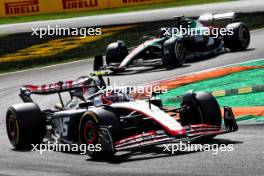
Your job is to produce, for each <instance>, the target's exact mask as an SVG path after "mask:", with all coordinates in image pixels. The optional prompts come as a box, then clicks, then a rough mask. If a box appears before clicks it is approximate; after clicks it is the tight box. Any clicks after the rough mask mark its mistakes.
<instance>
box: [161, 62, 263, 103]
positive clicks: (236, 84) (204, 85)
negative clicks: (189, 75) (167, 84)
mask: <svg viewBox="0 0 264 176" xmlns="http://www.w3.org/2000/svg"><path fill="white" fill-rule="evenodd" d="M260 62H263V60H262V61H260ZM245 75H246V76H245ZM263 75H264V69H253V70H248V71H242V72H238V73H233V74H230V75H226V76H222V77H218V78H214V79H208V80H204V81H200V82H196V83H192V84H187V85H185V86H181V87H178V88H175V89H171V90H170V91H169V92H168V93H166V94H164V95H160V98H162V99H164V103H165V105H166V106H179V102H174V101H171V100H169V99H170V98H173V97H176V96H180V95H183V94H184V93H185V92H187V91H189V90H194V91H206V92H212V91H216V90H228V89H237V88H242V87H247V86H255V85H264V79H263ZM217 100H218V102H219V104H220V106H232V107H233V106H238V107H241V106H264V92H258V93H251V94H241V95H233V96H225V97H217Z"/></svg>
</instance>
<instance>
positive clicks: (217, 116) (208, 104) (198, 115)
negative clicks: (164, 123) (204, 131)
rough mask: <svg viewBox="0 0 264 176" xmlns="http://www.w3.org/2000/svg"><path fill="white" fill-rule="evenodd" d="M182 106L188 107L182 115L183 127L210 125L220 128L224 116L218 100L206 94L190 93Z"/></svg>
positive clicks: (184, 98)
mask: <svg viewBox="0 0 264 176" xmlns="http://www.w3.org/2000/svg"><path fill="white" fill-rule="evenodd" d="M181 106H182V107H183V108H184V107H188V108H187V109H185V111H182V112H181V113H180V119H181V123H182V125H183V126H185V125H194V124H209V125H216V126H220V125H221V124H222V116H221V110H220V107H219V104H218V103H217V101H216V99H215V98H214V97H213V96H212V95H211V94H210V93H205V92H196V93H194V92H192V91H190V92H188V93H186V94H185V95H184V96H183V101H182V104H181Z"/></svg>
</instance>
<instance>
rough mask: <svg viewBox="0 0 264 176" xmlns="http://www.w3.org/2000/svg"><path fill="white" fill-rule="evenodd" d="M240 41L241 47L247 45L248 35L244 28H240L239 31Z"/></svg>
mask: <svg viewBox="0 0 264 176" xmlns="http://www.w3.org/2000/svg"><path fill="white" fill-rule="evenodd" d="M240 41H241V43H242V45H244V46H245V47H246V46H247V45H248V43H249V33H248V30H247V29H246V28H242V29H241V31H240Z"/></svg>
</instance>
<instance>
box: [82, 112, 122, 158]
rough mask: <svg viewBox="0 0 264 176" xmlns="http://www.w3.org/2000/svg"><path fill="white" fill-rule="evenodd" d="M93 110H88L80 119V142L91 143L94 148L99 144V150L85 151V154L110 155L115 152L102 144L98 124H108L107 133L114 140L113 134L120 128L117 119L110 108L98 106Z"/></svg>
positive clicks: (100, 156) (91, 155) (101, 156)
mask: <svg viewBox="0 0 264 176" xmlns="http://www.w3.org/2000/svg"><path fill="white" fill-rule="evenodd" d="M95 111H96V112H93V111H88V112H87V113H85V115H84V116H83V117H82V119H81V121H80V127H79V134H80V142H81V144H86V145H91V144H92V145H94V146H95V148H97V147H96V146H98V145H100V146H101V150H96V149H95V150H94V151H87V155H89V156H90V157H92V158H106V157H112V156H114V154H115V150H114V149H110V147H105V146H104V144H103V142H102V141H101V140H102V138H101V137H100V136H102V132H101V130H100V127H99V126H100V125H101V126H110V127H111V128H110V130H109V133H110V134H109V135H110V138H111V139H112V140H114V137H113V134H114V135H117V133H118V132H119V130H120V124H119V119H118V118H117V115H116V113H115V112H113V111H111V109H103V108H98V109H97V110H95Z"/></svg>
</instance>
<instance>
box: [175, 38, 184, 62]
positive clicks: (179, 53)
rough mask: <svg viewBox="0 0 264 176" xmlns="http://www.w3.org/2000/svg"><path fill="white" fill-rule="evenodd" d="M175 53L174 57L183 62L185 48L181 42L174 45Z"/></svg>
mask: <svg viewBox="0 0 264 176" xmlns="http://www.w3.org/2000/svg"><path fill="white" fill-rule="evenodd" d="M175 54H176V58H177V59H178V61H179V63H181V64H183V63H184V57H185V49H184V46H183V44H182V43H178V44H176V45H175Z"/></svg>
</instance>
